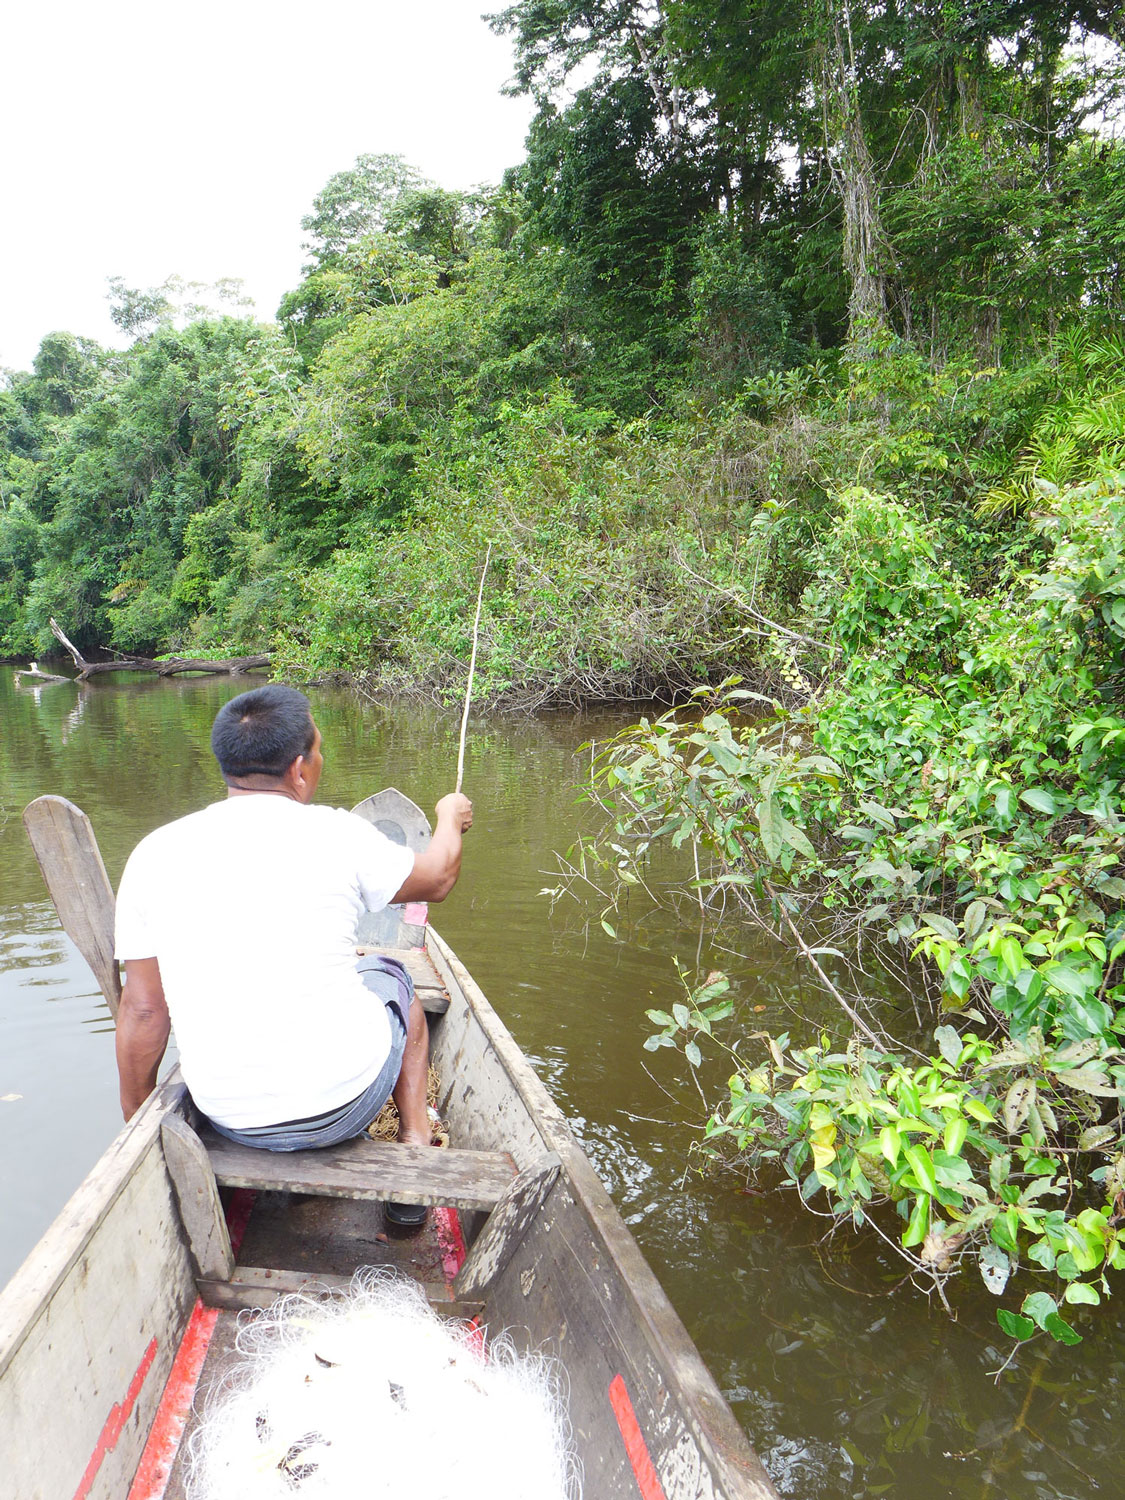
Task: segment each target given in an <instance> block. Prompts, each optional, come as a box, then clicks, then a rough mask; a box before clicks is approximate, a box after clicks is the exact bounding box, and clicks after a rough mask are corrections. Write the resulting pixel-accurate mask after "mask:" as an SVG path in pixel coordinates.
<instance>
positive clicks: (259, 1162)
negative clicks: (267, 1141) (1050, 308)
mask: <svg viewBox="0 0 1125 1500" xmlns="http://www.w3.org/2000/svg"><path fill="white" fill-rule="evenodd" d="M200 1138H201V1139H202V1140H203V1142H204V1144H205V1145H206V1147H207V1154H208V1156H209V1157H210V1159H211V1166H212V1167H213V1169H214V1172H215V1178H216V1181H218V1182H219V1183H221V1184H222V1185H223V1186H224V1187H246V1188H265V1189H272V1190H273V1191H275V1192H290V1193H311V1194H314V1195H316V1196H318V1197H322V1198H358V1199H366V1200H368V1201H372V1202H385V1201H386V1200H387V1199H397V1200H398V1201H399V1202H402V1203H430V1204H434V1203H443V1204H448V1205H451V1206H452V1207H455V1208H481V1209H491V1208H493V1207H494V1206H495V1205H496V1204H497V1203H498V1202H499V1201H500V1199H501V1197H503V1195H504V1191H505V1189H506V1188H507V1186H508V1184H509V1183H510V1182H511V1180H512V1179H513V1177H515V1175H516V1166H515V1163H514V1162H513V1160H512V1158H511V1157H510V1156H509V1155H508V1153H507V1152H506V1151H461V1150H458V1149H455V1148H451V1147H447V1148H445V1149H444V1150H440V1151H439V1150H435V1148H434V1147H432V1146H406V1145H402V1144H400V1143H399V1142H397V1141H372V1140H369V1139H368V1138H367V1137H361V1138H360V1139H359V1140H355V1141H346V1142H345V1143H344V1144H343V1145H342V1146H322V1147H320V1148H319V1149H318V1150H316V1151H263V1150H260V1149H257V1148H255V1147H253V1146H239V1145H236V1144H235V1143H234V1142H233V1141H228V1140H225V1139H224V1138H223V1137H222V1136H220V1135H218V1134H217V1133H216V1132H215V1131H213V1130H209V1129H206V1128H204V1129H203V1130H201V1131H200Z"/></svg>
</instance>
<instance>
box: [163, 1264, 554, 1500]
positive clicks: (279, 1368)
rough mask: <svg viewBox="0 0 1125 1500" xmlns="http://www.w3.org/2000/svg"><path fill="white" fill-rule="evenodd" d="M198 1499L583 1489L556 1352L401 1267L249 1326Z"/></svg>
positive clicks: (447, 1496) (215, 1422) (290, 1305)
mask: <svg viewBox="0 0 1125 1500" xmlns="http://www.w3.org/2000/svg"><path fill="white" fill-rule="evenodd" d="M237 1347H238V1350H239V1352H240V1353H241V1354H242V1355H243V1356H244V1358H243V1361H242V1362H241V1363H240V1364H238V1365H236V1366H234V1367H233V1368H232V1369H231V1371H230V1372H229V1373H228V1374H227V1376H226V1377H225V1378H224V1379H223V1381H222V1382H221V1384H220V1386H219V1387H218V1388H217V1389H216V1390H215V1391H214V1392H213V1393H212V1395H211V1396H210V1397H209V1398H208V1402H207V1409H206V1411H205V1413H204V1416H203V1419H202V1421H201V1423H200V1425H199V1426H198V1428H197V1429H196V1431H195V1433H194V1434H193V1437H192V1440H191V1447H190V1460H191V1462H190V1478H189V1481H188V1486H187V1494H188V1497H189V1500H294V1497H297V1500H322V1497H323V1500H328V1497H331V1500H379V1497H382V1496H387V1497H390V1496H394V1497H396V1500H401V1497H402V1496H405V1495H419V1496H425V1497H426V1500H478V1497H479V1500H485V1497H487V1500H579V1495H580V1489H581V1486H580V1481H579V1476H578V1470H577V1464H576V1461H575V1459H574V1456H573V1452H572V1448H571V1443H570V1433H569V1424H568V1421H567V1418H566V1414H565V1407H564V1402H563V1399H562V1396H561V1391H560V1374H559V1369H558V1366H557V1365H555V1364H554V1363H553V1362H551V1361H549V1360H546V1359H543V1358H540V1357H538V1356H534V1355H521V1354H518V1353H517V1352H516V1350H515V1348H514V1346H513V1345H512V1343H511V1342H510V1340H508V1339H506V1338H490V1339H489V1340H488V1343H487V1347H486V1348H485V1347H482V1341H481V1339H480V1336H479V1335H478V1334H477V1333H475V1332H474V1331H473V1330H471V1329H468V1328H466V1327H465V1326H464V1325H462V1324H459V1323H454V1322H449V1321H443V1320H442V1319H441V1318H439V1317H438V1316H437V1315H436V1314H435V1313H434V1312H433V1311H432V1310H431V1308H430V1307H429V1305H428V1303H427V1302H426V1300H425V1297H424V1295H423V1293H422V1291H421V1289H420V1288H419V1287H417V1286H416V1285H415V1284H414V1283H413V1282H410V1281H408V1280H406V1279H405V1278H401V1277H398V1276H396V1275H395V1274H394V1273H393V1272H391V1273H383V1272H371V1271H368V1272H364V1273H361V1274H360V1275H357V1277H356V1278H355V1280H354V1281H353V1283H352V1286H351V1289H350V1291H348V1292H347V1293H343V1294H338V1295H336V1296H334V1297H332V1298H331V1299H325V1300H320V1299H316V1298H313V1297H309V1296H304V1295H297V1296H290V1297H283V1298H280V1299H279V1300H278V1301H277V1302H276V1303H275V1304H274V1305H273V1307H271V1308H270V1309H269V1310H268V1311H267V1312H264V1313H260V1314H257V1315H255V1316H253V1317H252V1318H250V1319H248V1320H247V1321H245V1322H244V1323H243V1325H242V1326H241V1327H240V1329H239V1332H238V1341H237Z"/></svg>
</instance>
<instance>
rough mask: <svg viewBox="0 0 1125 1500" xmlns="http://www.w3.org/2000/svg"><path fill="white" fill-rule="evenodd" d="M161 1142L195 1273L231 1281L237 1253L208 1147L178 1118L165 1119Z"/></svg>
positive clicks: (170, 1116)
mask: <svg viewBox="0 0 1125 1500" xmlns="http://www.w3.org/2000/svg"><path fill="white" fill-rule="evenodd" d="M160 1140H161V1144H162V1145H163V1147H164V1160H165V1162H166V1163H167V1166H168V1175H169V1176H170V1177H171V1179H172V1186H173V1188H174V1189H175V1193H176V1202H177V1204H178V1206H179V1210H180V1220H181V1222H182V1224H183V1226H184V1232H185V1234H186V1235H187V1238H188V1245H189V1247H190V1249H191V1256H192V1260H193V1261H194V1262H195V1273H196V1275H197V1276H198V1277H210V1278H214V1279H216V1280H219V1281H225V1280H229V1278H230V1276H231V1273H232V1272H233V1270H234V1251H233V1250H232V1249H231V1244H230V1234H229V1232H228V1230H227V1218H226V1214H225V1213H224V1212H223V1205H222V1204H221V1203H220V1202H219V1189H218V1186H217V1184H216V1182H215V1173H214V1172H213V1171H212V1168H211V1161H210V1158H209V1157H208V1155H207V1148H206V1146H205V1145H204V1144H203V1142H202V1141H201V1140H200V1139H199V1137H198V1136H197V1135H196V1133H195V1131H194V1130H193V1129H192V1128H191V1126H190V1125H189V1124H188V1123H187V1122H186V1120H181V1119H180V1118H179V1116H177V1115H169V1116H168V1117H167V1118H166V1119H165V1120H164V1123H163V1124H162V1125H161V1127H160Z"/></svg>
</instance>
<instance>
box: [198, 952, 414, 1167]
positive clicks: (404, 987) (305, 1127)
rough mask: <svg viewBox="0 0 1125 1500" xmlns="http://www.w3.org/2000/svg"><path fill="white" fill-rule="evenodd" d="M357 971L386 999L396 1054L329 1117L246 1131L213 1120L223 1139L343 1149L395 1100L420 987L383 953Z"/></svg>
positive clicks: (269, 1146)
mask: <svg viewBox="0 0 1125 1500" xmlns="http://www.w3.org/2000/svg"><path fill="white" fill-rule="evenodd" d="M356 969H357V970H358V972H359V973H360V974H361V975H362V977H363V982H364V984H365V985H366V986H367V988H368V989H369V990H371V991H372V993H373V994H375V995H377V996H378V997H379V999H380V1000H382V1002H383V1004H384V1006H385V1007H386V1011H387V1017H388V1019H389V1020H390V1023H391V1050H390V1054H389V1056H388V1057H387V1060H386V1062H385V1063H384V1064H383V1066H382V1068H381V1069H380V1071H379V1073H378V1074H377V1075H376V1077H375V1078H374V1079H372V1081H371V1082H370V1083H369V1084H368V1085H367V1087H366V1088H365V1089H364V1091H363V1093H362V1094H360V1095H359V1097H358V1098H356V1099H352V1100H351V1101H350V1102H349V1103H348V1104H341V1105H338V1106H337V1108H335V1109H330V1110H328V1112H327V1113H326V1114H323V1115H313V1116H312V1117H311V1118H310V1119H307V1120H284V1121H282V1122H281V1124H279V1125H252V1126H248V1127H247V1128H246V1129H244V1130H232V1129H231V1128H230V1126H228V1125H220V1124H219V1123H218V1121H216V1120H212V1121H211V1122H210V1123H211V1125H212V1126H213V1128H214V1129H215V1130H216V1131H217V1132H218V1133H219V1135H221V1136H225V1137H226V1139H227V1140H228V1141H236V1142H237V1143H238V1144H239V1145H240V1146H257V1147H260V1148H261V1149H262V1150H265V1151H308V1150H313V1149H315V1148H316V1147H317V1146H338V1145H339V1144H340V1143H341V1141H350V1140H353V1139H354V1138H355V1137H356V1136H357V1135H362V1134H363V1132H364V1131H365V1130H366V1129H367V1127H368V1125H370V1124H371V1121H372V1120H373V1119H374V1118H375V1116H376V1115H377V1114H378V1113H379V1111H380V1110H381V1109H382V1107H383V1105H384V1104H386V1102H387V1100H388V1099H389V1098H390V1097H391V1091H392V1089H393V1088H394V1086H395V1084H396V1083H397V1082H398V1075H399V1070H400V1069H401V1067H402V1055H403V1053H404V1052H405V1050H406V1032H407V1027H408V1024H409V1014H410V1002H411V1000H412V999H413V998H414V983H413V981H412V980H411V978H410V975H409V974H408V973H407V972H406V970H405V969H404V968H403V966H402V965H401V964H400V963H399V962H398V961H397V959H393V958H385V957H384V956H383V955H382V954H380V953H369V954H366V955H365V956H364V957H363V958H361V959H360V960H359V961H358V962H357V964H356Z"/></svg>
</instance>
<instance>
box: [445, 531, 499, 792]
mask: <svg viewBox="0 0 1125 1500" xmlns="http://www.w3.org/2000/svg"><path fill="white" fill-rule="evenodd" d="M491 556H492V543H491V542H489V544H488V547H487V549H486V551H485V554H484V567H483V568H482V569H481V570H480V587H479V588H478V589H477V614H476V619H475V620H474V621H473V649H472V652H471V654H470V656H469V682H468V686H467V687H466V688H465V711H464V712H463V713H462V715H461V742H460V744H459V745H458V747H457V785H456V787H455V788H454V791H458V792H459V791H460V790H461V783H462V781H464V779H465V735H466V733H467V732H468V728H469V704H470V703H471V701H472V697H473V675H474V673H475V672H476V669H477V640H478V638H479V636H480V607H481V601H482V600H483V599H484V580H485V575H486V574H487V573H488V560H489V558H490V557H491Z"/></svg>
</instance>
